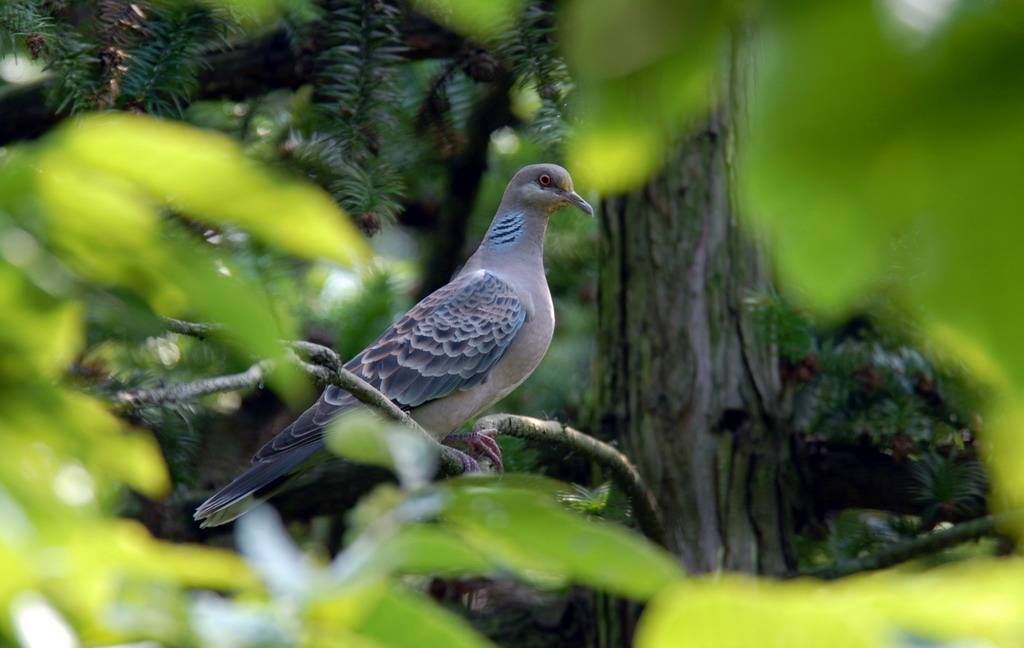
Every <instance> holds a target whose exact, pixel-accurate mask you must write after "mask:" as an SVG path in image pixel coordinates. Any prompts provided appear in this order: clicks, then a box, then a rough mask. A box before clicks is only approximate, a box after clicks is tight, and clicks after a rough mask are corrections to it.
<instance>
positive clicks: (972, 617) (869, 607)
mask: <svg viewBox="0 0 1024 648" xmlns="http://www.w3.org/2000/svg"><path fill="white" fill-rule="evenodd" d="M1022 579H1024V562H1022V561H1021V560H1020V559H1019V558H1013V559H1004V560H1000V561H976V562H967V563H958V564H953V565H947V566H944V567H939V568H936V569H933V570H931V571H928V572H926V573H921V574H911V573H900V572H892V571H890V572H882V573H877V574H871V575H860V576H854V577H851V578H849V579H845V580H842V581H837V582H834V583H831V584H827V585H826V584H823V583H820V582H816V581H806V580H800V581H789V582H781V583H780V582H773V581H767V580H755V579H753V578H750V577H739V576H728V577H726V578H724V579H722V580H721V581H717V582H712V581H689V582H681V583H679V584H677V585H675V586H674V587H671V588H669V589H667V590H665V591H664V592H663V593H662V594H661V595H659V596H658V597H657V598H656V599H655V600H654V601H652V602H651V604H650V606H649V608H648V612H647V613H646V614H645V615H644V617H643V619H642V621H641V625H640V627H639V628H638V632H637V646H638V648H660V647H663V646H673V647H679V648H686V647H689V646H694V647H697V646H700V647H704V646H747V645H762V646H776V645H778V646H792V647H794V648H799V647H801V646H808V647H811V646H822V645H828V646H851V647H853V646H864V647H868V646H872V647H882V646H892V647H894V648H896V647H899V646H907V645H932V644H943V645H945V644H947V643H956V644H957V645H996V646H1016V645H1019V644H1020V641H1019V640H1020V637H1021V633H1022V632H1024V616H1022V612H1024V594H1022V590H1021V588H1020V583H1021V582H1022Z"/></svg>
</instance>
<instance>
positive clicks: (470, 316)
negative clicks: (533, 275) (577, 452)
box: [253, 270, 526, 463]
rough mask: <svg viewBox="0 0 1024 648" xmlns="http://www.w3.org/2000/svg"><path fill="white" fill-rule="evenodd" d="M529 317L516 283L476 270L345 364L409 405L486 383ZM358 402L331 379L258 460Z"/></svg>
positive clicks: (313, 434)
mask: <svg viewBox="0 0 1024 648" xmlns="http://www.w3.org/2000/svg"><path fill="white" fill-rule="evenodd" d="M524 321H526V310H525V309H524V307H523V304H522V302H520V300H519V298H518V297H517V296H516V293H515V291H514V290H513V289H512V287H511V286H510V285H509V284H507V283H506V282H504V281H502V280H501V279H500V278H498V277H497V276H495V275H494V274H492V273H490V272H487V271H486V270H477V271H476V272H472V273H469V274H467V275H464V276H461V277H457V278H456V279H455V280H454V281H452V282H451V283H450V284H448V285H446V286H443V287H442V288H439V289H438V290H436V291H435V292H433V293H431V294H430V295H429V296H427V297H426V298H424V299H423V301H421V302H420V303H418V304H416V306H414V307H413V308H412V310H410V311H409V312H408V313H406V314H405V316H403V317H402V319H400V320H398V321H397V322H395V323H394V324H393V325H392V326H391V327H390V328H388V330H386V331H384V333H383V334H382V335H381V336H380V337H379V338H377V340H376V341H375V342H374V343H373V344H371V345H370V346H369V347H367V348H366V349H365V350H364V351H363V352H362V353H360V354H359V355H357V356H356V357H355V358H353V359H352V360H351V361H349V362H348V364H346V365H345V368H346V369H348V370H349V371H351V372H353V373H355V374H356V375H358V376H360V377H361V378H363V379H364V380H366V382H368V383H370V384H371V385H373V386H374V387H376V388H377V389H378V390H380V391H381V392H382V393H383V394H384V395H385V396H387V397H388V398H390V399H391V400H392V401H394V402H395V403H396V404H397V405H398V406H399V407H402V408H403V409H406V410H410V409H413V408H415V407H418V406H420V405H422V404H423V403H426V402H428V401H432V400H436V399H438V398H444V397H445V396H447V395H449V394H451V393H452V392H455V391H456V390H460V391H465V390H467V389H470V388H471V387H473V386H474V385H477V384H479V383H481V382H483V380H484V379H486V378H487V375H488V373H489V372H490V370H491V368H492V367H494V365H495V364H496V363H497V362H498V360H500V359H501V357H502V356H503V355H504V354H505V351H507V350H508V348H509V346H510V345H511V344H512V341H513V340H514V339H515V336H516V333H518V332H519V329H520V328H522V326H523V322H524ZM356 403H357V401H356V400H355V398H354V397H353V396H352V395H351V394H349V393H348V392H346V391H345V390H343V389H341V388H339V387H336V386H334V385H330V386H328V387H327V388H326V389H325V390H324V392H323V394H322V395H321V396H320V399H319V400H318V401H317V402H316V403H315V404H314V405H313V406H312V407H310V408H309V409H308V410H306V411H305V412H303V414H302V415H301V416H300V417H299V418H298V419H297V420H296V421H295V422H294V423H292V424H291V425H290V426H288V427H287V428H286V429H285V430H283V431H282V432H281V433H280V434H278V435H277V436H275V437H274V438H273V439H271V440H270V441H269V442H268V443H267V444H266V445H265V446H263V447H262V448H260V450H259V452H257V453H256V455H255V456H254V457H253V462H254V463H255V462H258V461H260V460H262V459H266V458H267V457H270V456H272V455H275V454H277V453H280V452H284V451H287V450H291V449H294V448H297V447H300V446H303V445H306V444H309V443H314V442H318V441H320V440H321V439H322V438H323V429H324V427H325V426H326V424H327V423H328V422H329V421H330V420H331V419H332V418H334V417H335V416H336V415H337V414H338V413H339V412H341V411H342V410H344V409H347V408H349V407H352V406H353V405H355V404H356Z"/></svg>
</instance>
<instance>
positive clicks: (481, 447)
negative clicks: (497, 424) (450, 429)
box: [441, 428, 505, 472]
mask: <svg viewBox="0 0 1024 648" xmlns="http://www.w3.org/2000/svg"><path fill="white" fill-rule="evenodd" d="M498 434H500V433H499V432H498V430H496V429H494V428H488V429H486V430H480V431H479V432H467V433H465V434H449V435H448V436H446V437H445V438H444V439H442V440H441V443H443V444H444V445H446V446H449V447H451V446H454V445H455V444H464V445H465V446H466V448H467V449H468V450H469V455H466V458H464V459H463V460H462V463H463V465H464V466H465V468H466V472H479V471H480V464H478V463H477V462H476V460H475V459H473V458H472V456H471V455H472V454H473V453H474V452H479V453H480V454H482V455H483V456H485V457H487V458H488V459H490V460H491V462H492V463H493V464H494V466H495V468H497V469H498V472H505V464H504V463H503V462H502V460H501V446H499V445H498V442H497V441H495V440H494V437H496V436H498ZM456 452H459V454H465V453H463V452H460V451H459V450H456ZM466 459H469V460H470V461H471V462H472V463H473V466H472V468H471V466H470V464H469V463H467V462H466Z"/></svg>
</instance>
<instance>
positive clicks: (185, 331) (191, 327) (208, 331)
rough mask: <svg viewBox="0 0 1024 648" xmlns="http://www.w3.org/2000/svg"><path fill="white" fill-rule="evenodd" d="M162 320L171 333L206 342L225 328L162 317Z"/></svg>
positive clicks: (218, 325) (217, 325)
mask: <svg viewBox="0 0 1024 648" xmlns="http://www.w3.org/2000/svg"><path fill="white" fill-rule="evenodd" d="M160 319H161V320H163V323H164V328H166V329H167V330H168V331H170V332H171V333H179V334H181V335H188V336H191V337H194V338H198V339H200V340H205V339H206V338H208V337H209V336H210V335H212V334H214V333H218V332H220V331H223V330H224V327H223V326H222V325H220V324H206V323H203V322H187V321H185V320H180V319H174V318H173V317H162V318H160Z"/></svg>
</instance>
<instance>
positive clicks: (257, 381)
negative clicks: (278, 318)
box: [114, 320, 465, 476]
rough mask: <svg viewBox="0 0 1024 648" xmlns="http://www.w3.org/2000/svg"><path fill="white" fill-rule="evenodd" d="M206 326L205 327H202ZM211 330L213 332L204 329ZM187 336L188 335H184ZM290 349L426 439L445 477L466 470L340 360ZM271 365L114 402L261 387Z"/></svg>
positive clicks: (314, 349)
mask: <svg viewBox="0 0 1024 648" xmlns="http://www.w3.org/2000/svg"><path fill="white" fill-rule="evenodd" d="M173 321H175V322H179V323H181V324H183V325H185V326H182V327H181V329H182V331H184V330H189V331H200V330H202V329H200V328H197V327H196V326H195V325H194V323H192V322H183V321H181V320H173ZM201 326H206V325H201ZM207 330H214V329H207ZM186 334H190V333H186ZM288 344H289V345H290V346H291V347H292V348H293V349H296V350H298V351H300V352H302V353H304V354H306V355H307V356H308V357H309V358H310V359H311V360H313V361H314V362H304V361H302V360H300V359H298V358H293V360H295V363H296V364H297V365H298V366H299V368H300V369H302V370H303V371H305V372H306V374H307V375H309V376H310V377H311V378H313V379H314V380H316V381H317V382H318V383H320V384H322V385H337V386H338V387H341V388H342V389H344V390H345V391H347V392H349V393H350V394H352V396H354V397H355V398H356V400H358V401H360V402H361V403H363V404H364V405H366V406H367V407H369V408H370V409H371V410H373V411H374V412H377V413H378V414H380V415H381V416H383V417H384V418H386V419H388V420H391V421H394V422H396V423H398V424H400V425H403V426H405V427H407V428H409V429H411V430H413V431H415V432H417V433H419V434H421V435H423V436H424V437H425V438H426V439H429V440H430V442H431V443H434V444H436V445H437V446H438V448H439V453H440V466H441V470H442V472H443V473H444V474H445V475H449V476H452V475H460V474H462V472H463V471H464V470H465V468H464V466H463V464H462V460H461V459H460V458H459V455H458V454H457V453H456V452H455V451H454V450H453V449H451V448H449V447H447V446H444V445H441V444H440V443H438V442H437V441H436V440H435V439H434V437H433V436H431V435H430V433H429V432H427V431H426V430H424V429H423V428H422V427H421V426H420V425H419V424H418V423H417V422H416V421H414V420H413V419H412V417H410V416H409V415H408V414H407V413H406V412H405V411H404V410H402V409H401V408H400V407H398V406H397V405H395V404H394V403H393V402H392V401H391V400H390V399H389V398H388V397H387V396H385V395H384V394H382V393H381V392H380V391H378V390H377V389H375V388H374V387H373V386H372V385H370V384H369V383H368V382H366V381H365V380H363V379H362V378H360V377H359V376H357V375H355V374H354V373H352V372H351V371H348V370H347V369H345V368H344V367H343V366H342V361H341V358H340V357H339V356H338V354H336V353H335V352H334V351H332V350H331V349H329V348H327V347H325V346H322V345H319V344H314V343H312V342H303V341H299V342H289V343H288ZM272 365H273V363H272V361H270V360H264V361H262V362H258V363H256V364H254V365H253V366H251V367H249V368H248V369H246V370H245V371H243V372H241V373H237V374H230V375H227V376H215V377H213V378H205V379H203V380H197V381H195V382H190V383H182V384H178V385H169V386H166V387H164V386H161V387H151V388H148V389H146V388H139V389H129V390H125V391H122V392H119V393H118V394H116V395H115V396H114V401H115V402H118V403H121V404H124V405H132V406H139V405H165V404H169V403H177V402H181V401H186V400H191V399H194V398H198V397H199V396H205V395H207V394H215V393H219V392H226V391H235V390H238V389H246V388H249V387H256V386H258V385H261V384H262V383H263V382H264V380H265V379H266V376H267V374H268V373H269V371H270V369H271V367H272Z"/></svg>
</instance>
